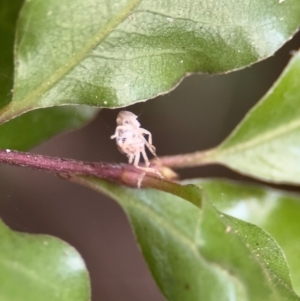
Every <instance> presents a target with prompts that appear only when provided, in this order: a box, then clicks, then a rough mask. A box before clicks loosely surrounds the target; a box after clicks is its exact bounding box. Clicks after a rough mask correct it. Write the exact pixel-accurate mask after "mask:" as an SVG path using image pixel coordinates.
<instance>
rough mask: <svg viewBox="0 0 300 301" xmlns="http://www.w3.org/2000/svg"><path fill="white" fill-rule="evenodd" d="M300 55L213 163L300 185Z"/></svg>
mask: <svg viewBox="0 0 300 301" xmlns="http://www.w3.org/2000/svg"><path fill="white" fill-rule="evenodd" d="M299 87H300V52H297V54H295V56H294V57H293V58H292V60H291V61H290V63H289V65H288V66H287V67H286V69H285V70H284V72H283V74H282V75H281V76H280V78H279V79H278V81H277V82H276V83H275V84H274V86H273V87H272V88H271V89H270V90H269V92H268V93H267V94H266V95H265V96H264V97H263V99H262V100H261V101H260V102H259V103H258V104H257V105H256V106H255V107H254V108H253V109H252V110H251V111H250V112H249V113H248V114H247V115H246V117H245V118H244V120H242V121H241V123H240V124H239V125H238V126H237V128H236V129H235V130H234V131H233V133H232V134H231V135H230V136H229V137H228V138H227V139H226V140H225V141H224V142H223V143H222V144H221V145H220V146H219V147H217V148H216V149H215V150H213V151H212V152H211V153H208V157H209V160H211V162H217V163H221V164H224V165H226V166H228V167H230V168H232V169H234V170H237V171H238V172H240V173H243V174H246V175H249V176H252V177H255V178H259V179H262V180H266V181H270V182H275V183H291V184H299V183H300V164H299V162H300V89H299Z"/></svg>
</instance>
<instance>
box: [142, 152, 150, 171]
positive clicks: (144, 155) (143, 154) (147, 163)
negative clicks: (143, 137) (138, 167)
mask: <svg viewBox="0 0 300 301" xmlns="http://www.w3.org/2000/svg"><path fill="white" fill-rule="evenodd" d="M142 156H143V158H144V161H145V165H146V166H147V167H148V166H149V165H150V162H149V159H148V157H147V154H146V152H145V149H143V150H142Z"/></svg>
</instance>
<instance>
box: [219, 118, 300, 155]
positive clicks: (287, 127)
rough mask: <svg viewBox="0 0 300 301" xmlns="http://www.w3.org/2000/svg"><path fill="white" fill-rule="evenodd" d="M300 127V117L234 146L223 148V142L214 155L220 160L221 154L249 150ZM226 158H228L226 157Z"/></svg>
mask: <svg viewBox="0 0 300 301" xmlns="http://www.w3.org/2000/svg"><path fill="white" fill-rule="evenodd" d="M298 128H300V119H299V120H295V121H293V122H290V123H289V124H284V125H283V126H280V127H277V128H276V129H274V130H273V131H269V132H266V133H264V134H262V135H258V136H256V137H255V138H253V139H250V140H248V141H246V142H242V143H239V144H236V145H234V146H230V147H228V148H224V149H222V148H221V147H222V144H221V145H220V146H219V147H218V148H217V149H216V152H215V153H214V156H215V157H216V160H218V157H219V155H220V156H222V155H223V156H226V155H231V154H235V153H238V152H243V151H245V150H248V149H250V148H253V147H256V146H258V145H260V144H264V143H267V142H269V141H271V140H274V139H276V138H278V137H280V136H283V135H285V134H287V133H289V132H293V131H295V130H297V129H298ZM225 159H226V158H225Z"/></svg>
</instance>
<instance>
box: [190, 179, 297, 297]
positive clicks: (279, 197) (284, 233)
mask: <svg viewBox="0 0 300 301" xmlns="http://www.w3.org/2000/svg"><path fill="white" fill-rule="evenodd" d="M196 182H197V183H199V185H200V186H201V188H202V189H204V191H205V195H206V196H207V197H208V198H209V199H211V200H213V202H214V205H215V206H216V207H217V208H218V210H220V211H222V212H224V213H226V214H229V215H231V216H234V217H236V218H238V219H241V220H244V221H247V222H250V223H253V224H255V225H257V226H259V227H261V228H262V229H264V230H266V231H267V232H268V233H270V234H271V235H272V237H274V238H275V239H276V241H277V242H278V243H279V245H280V247H281V248H282V249H283V251H284V253H285V255H286V259H287V262H288V265H289V268H290V273H291V278H292V283H293V288H294V290H295V291H296V292H297V293H298V294H300V261H299V254H300V240H299V237H300V219H299V216H300V196H299V195H296V194H291V193H285V192H281V191H279V190H275V189H270V188H267V187H259V186H251V185H245V184H239V183H235V182H229V181H225V180H209V181H193V183H196ZM257 249H261V246H260V245H257Z"/></svg>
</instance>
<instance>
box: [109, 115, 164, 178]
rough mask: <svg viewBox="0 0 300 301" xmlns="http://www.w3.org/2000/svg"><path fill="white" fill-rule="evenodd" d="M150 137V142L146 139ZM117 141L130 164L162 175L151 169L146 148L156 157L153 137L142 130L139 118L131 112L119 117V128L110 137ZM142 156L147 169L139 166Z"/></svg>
mask: <svg viewBox="0 0 300 301" xmlns="http://www.w3.org/2000/svg"><path fill="white" fill-rule="evenodd" d="M145 135H148V140H147V139H146V138H145ZM110 138H111V139H116V143H117V146H118V149H119V151H120V152H121V153H123V154H125V155H126V156H127V157H128V161H129V163H130V164H132V163H133V165H134V166H135V167H136V168H139V169H141V170H143V171H145V172H152V173H156V174H158V175H159V176H161V174H160V173H159V172H158V171H157V170H156V169H154V168H151V167H149V165H150V162H149V160H148V157H147V154H146V150H145V146H146V147H147V148H148V149H149V151H150V152H151V153H152V154H153V156H155V157H156V158H157V156H156V153H155V147H154V146H153V145H152V135H151V133H150V132H149V131H147V130H145V129H143V128H141V124H140V123H139V122H138V120H137V116H136V115H135V114H133V113H131V112H129V111H121V112H120V113H119V114H118V116H117V128H116V131H115V134H114V135H113V136H111V137H110ZM141 155H142V157H143V159H144V161H145V165H146V167H141V166H139V165H138V164H139V162H140V158H141Z"/></svg>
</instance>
